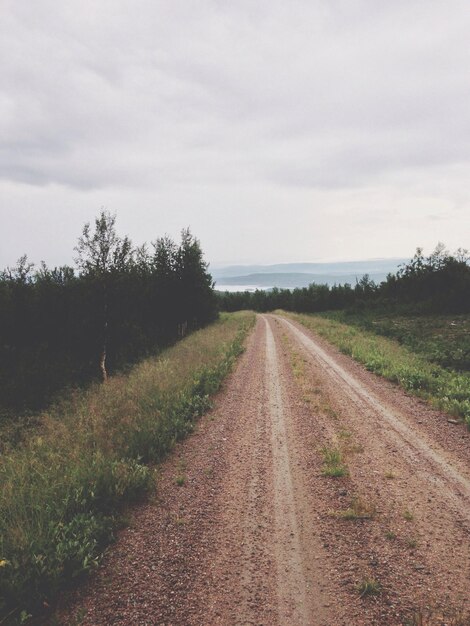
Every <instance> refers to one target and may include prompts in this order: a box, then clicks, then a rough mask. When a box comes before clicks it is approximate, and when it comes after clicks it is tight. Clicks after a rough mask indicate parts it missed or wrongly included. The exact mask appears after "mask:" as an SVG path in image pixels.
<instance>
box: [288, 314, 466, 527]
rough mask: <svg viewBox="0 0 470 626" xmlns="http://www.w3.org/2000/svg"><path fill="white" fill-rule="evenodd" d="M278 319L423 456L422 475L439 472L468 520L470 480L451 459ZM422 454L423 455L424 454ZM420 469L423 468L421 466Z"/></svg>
mask: <svg viewBox="0 0 470 626" xmlns="http://www.w3.org/2000/svg"><path fill="white" fill-rule="evenodd" d="M277 319H280V320H281V322H282V323H283V324H284V326H286V327H287V328H288V329H289V331H290V332H291V333H292V334H293V335H294V336H295V338H296V339H297V340H298V341H299V343H300V344H301V345H302V346H303V347H304V348H305V349H306V350H307V351H308V352H309V353H310V354H311V355H313V356H314V357H315V359H316V360H317V361H318V362H319V363H320V364H321V365H322V367H323V368H324V369H325V370H326V371H327V372H328V374H329V376H330V377H331V378H332V379H333V380H335V382H336V383H337V384H338V386H339V387H340V388H341V389H342V390H343V391H344V392H346V393H347V394H348V395H349V396H350V398H351V400H352V401H353V402H355V403H356V404H359V405H362V406H365V407H367V408H369V409H372V410H373V411H374V413H375V414H377V415H379V416H380V417H381V418H383V419H384V420H385V421H386V422H387V424H388V425H389V426H390V427H391V428H392V429H393V431H394V433H395V435H396V437H397V438H399V439H400V440H401V443H402V444H403V443H404V444H405V445H406V448H407V455H408V458H409V459H410V460H411V461H412V462H416V461H417V460H418V459H417V452H418V453H419V457H420V460H421V461H423V460H425V461H426V462H427V464H428V467H427V468H426V469H425V470H424V472H423V476H426V477H427V479H428V480H431V481H435V480H436V475H439V474H440V475H441V476H442V478H443V480H442V481H441V485H442V487H443V488H444V489H446V491H447V496H448V498H449V499H450V500H452V502H453V503H454V504H459V505H460V508H461V511H462V515H464V516H465V517H467V519H468V520H470V480H469V479H467V478H466V477H465V476H463V475H462V474H461V473H460V472H459V471H458V470H456V469H455V468H454V467H453V466H452V465H450V463H449V462H448V461H447V460H446V459H445V458H443V454H439V452H437V451H436V450H435V449H433V448H432V447H431V446H430V445H429V444H428V443H427V442H426V441H424V440H423V439H422V438H421V437H419V435H417V434H416V433H415V432H413V430H412V429H411V428H410V427H409V426H407V424H406V423H405V421H404V419H405V418H404V417H403V416H401V415H400V414H399V413H398V412H396V411H393V410H392V409H390V408H389V407H387V406H385V405H384V404H383V403H382V402H381V401H380V400H379V399H378V398H377V397H376V396H375V395H374V394H373V393H372V392H371V391H369V390H368V389H366V388H365V387H364V385H363V384H362V383H361V382H359V381H358V380H356V379H355V378H354V376H352V375H351V374H349V373H348V372H347V371H346V370H345V369H344V368H342V367H341V365H339V364H338V363H337V362H336V361H335V360H334V359H333V358H332V357H330V356H329V355H328V354H327V353H326V352H325V351H324V350H323V349H322V348H321V347H320V346H319V345H318V344H317V343H315V341H313V339H311V338H310V337H309V336H308V335H307V334H306V333H304V332H303V331H302V330H300V329H299V328H297V327H296V326H295V325H294V324H292V323H291V322H290V321H288V320H286V319H284V318H277ZM423 457H424V458H423ZM421 469H422V468H421Z"/></svg>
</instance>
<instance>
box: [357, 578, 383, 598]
mask: <svg viewBox="0 0 470 626" xmlns="http://www.w3.org/2000/svg"><path fill="white" fill-rule="evenodd" d="M381 591H382V586H381V584H380V583H379V582H378V581H377V580H375V578H364V580H362V581H361V582H360V583H359V585H358V586H357V592H358V594H359V595H360V596H361V598H364V597H365V596H376V595H378V594H379V593H381Z"/></svg>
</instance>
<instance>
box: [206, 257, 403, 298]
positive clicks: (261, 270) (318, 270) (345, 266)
mask: <svg viewBox="0 0 470 626" xmlns="http://www.w3.org/2000/svg"><path fill="white" fill-rule="evenodd" d="M406 261H407V259H372V260H366V261H343V262H336V263H281V264H277V265H232V266H230V267H223V268H217V269H214V270H212V271H211V273H212V276H213V278H214V280H215V281H216V289H219V290H224V288H225V287H227V288H229V290H230V291H233V290H234V288H235V287H240V288H241V289H243V288H244V287H249V288H250V289H254V288H256V287H258V288H259V289H270V288H272V287H280V288H285V289H294V288H295V287H307V286H308V285H310V284H311V283H321V284H325V283H326V284H328V285H333V284H335V283H336V284H339V283H342V284H344V283H350V284H352V285H354V284H355V283H356V280H359V279H360V278H361V277H362V276H363V275H364V274H369V276H370V278H371V279H372V280H374V281H375V282H377V283H380V282H381V281H383V280H385V278H386V277H387V274H389V273H390V272H392V273H393V272H396V271H397V268H398V266H399V265H400V264H402V263H405V262H406Z"/></svg>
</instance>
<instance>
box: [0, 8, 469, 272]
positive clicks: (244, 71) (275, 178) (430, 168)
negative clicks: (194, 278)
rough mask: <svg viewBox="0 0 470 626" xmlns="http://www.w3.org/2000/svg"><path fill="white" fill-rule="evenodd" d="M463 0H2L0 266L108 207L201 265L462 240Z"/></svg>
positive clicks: (58, 244)
mask: <svg viewBox="0 0 470 626" xmlns="http://www.w3.org/2000/svg"><path fill="white" fill-rule="evenodd" d="M469 32H470V11H469V6H468V1H467V0H462V1H456V0H442V1H439V2H438V1H435V0H406V1H405V0H394V1H393V2H385V1H383V2H380V1H378V0H323V1H321V0H284V1H282V2H280V1H276V0H266V1H264V0H232V1H231V0H184V1H182V0H181V1H180V0H168V1H159V0H132V1H131V0H129V1H123V0H109V1H105V0H76V1H74V0H67V1H65V2H57V0H54V1H52V0H50V1H49V0H35V1H34V2H27V1H26V0H11V1H10V0H0V218H1V223H0V267H4V266H5V265H7V264H13V263H14V262H15V260H16V259H17V258H18V257H19V256H20V255H21V254H22V253H24V252H26V253H28V255H29V256H30V258H31V259H32V260H34V261H36V262H37V261H39V260H41V259H45V260H46V261H47V262H48V263H49V264H60V263H64V262H68V263H70V262H71V261H72V257H73V247H74V245H75V244H76V240H77V238H78V236H79V234H80V231H81V228H82V226H83V224H84V223H85V222H86V221H90V220H92V219H93V218H94V216H96V215H97V214H98V212H99V210H100V208H101V207H106V208H108V209H109V210H110V211H112V212H116V213H117V216H118V220H117V225H118V230H120V232H121V233H122V234H129V235H130V237H131V238H132V240H133V241H134V242H135V243H136V244H137V243H139V244H140V243H142V242H144V241H149V240H152V239H155V238H156V237H158V236H160V235H163V234H165V233H168V234H169V235H171V236H173V237H175V238H177V237H178V235H179V231H180V229H181V228H182V227H185V226H190V227H191V229H192V231H193V232H194V234H195V235H196V236H197V237H198V238H199V239H200V240H201V244H202V247H203V250H204V251H205V254H206V258H207V260H209V261H210V262H211V263H212V264H213V265H221V264H229V263H251V262H258V263H269V262H284V261H315V260H333V259H335V260H336V259H363V258H373V257H400V256H405V257H406V256H411V255H412V254H413V252H414V249H415V248H416V246H424V247H425V250H426V251H431V249H432V248H433V247H434V245H435V244H436V243H437V241H439V240H441V241H444V242H445V243H446V244H447V246H448V247H449V248H450V249H455V248H457V247H458V246H463V247H470V184H469V183H470V43H469V42H470V39H469Z"/></svg>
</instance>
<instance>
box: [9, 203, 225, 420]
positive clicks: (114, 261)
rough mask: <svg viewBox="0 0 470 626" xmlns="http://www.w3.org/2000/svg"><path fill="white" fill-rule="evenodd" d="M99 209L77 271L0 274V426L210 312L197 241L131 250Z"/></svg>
mask: <svg viewBox="0 0 470 626" xmlns="http://www.w3.org/2000/svg"><path fill="white" fill-rule="evenodd" d="M115 221H116V218H115V216H114V215H111V214H110V213H108V212H106V211H102V212H101V214H100V216H99V217H98V218H97V219H96V220H95V222H94V225H93V227H91V226H90V224H86V225H85V226H84V228H83V231H82V235H81V237H80V238H79V239H78V245H77V247H76V248H75V251H76V254H77V256H76V259H75V263H76V266H77V268H78V269H75V268H72V267H67V266H62V267H55V268H49V267H47V266H46V265H45V264H44V263H42V264H41V265H40V266H39V267H38V268H35V267H34V265H33V264H32V263H30V262H29V261H28V259H27V257H26V255H25V256H23V257H21V258H20V259H19V261H18V264H17V266H16V267H13V268H6V269H5V270H4V271H3V272H1V271H0V422H1V421H2V418H4V419H5V418H6V417H10V418H11V419H12V420H13V421H18V415H19V414H23V413H27V412H29V411H33V412H37V411H39V410H43V409H44V408H45V407H46V406H47V405H48V404H49V403H50V402H51V400H53V399H54V398H55V397H57V394H58V393H60V392H62V390H63V389H64V388H66V387H67V386H71V385H74V386H75V385H82V386H83V385H85V384H88V383H90V382H91V381H93V380H96V379H99V378H100V379H102V380H105V379H106V377H107V375H108V374H110V373H116V372H117V371H122V369H123V368H124V367H127V366H128V365H129V364H130V363H135V362H136V361H137V360H139V359H141V358H143V357H148V356H150V355H151V354H155V353H156V352H158V351H159V350H161V349H163V348H165V347H168V346H169V345H171V344H173V343H174V342H175V341H176V340H178V339H180V338H181V337H184V336H185V335H186V334H187V333H188V332H190V331H193V330H196V329H198V328H201V327H203V326H205V325H206V324H207V323H209V322H212V321H214V320H215V319H216V317H217V308H216V301H215V296H214V292H213V289H212V277H211V276H210V274H209V272H208V266H207V263H206V262H205V261H204V258H203V253H202V250H201V247H200V244H199V241H198V240H197V239H196V238H194V237H193V235H192V234H191V233H190V232H189V230H187V229H185V230H183V231H182V233H181V242H180V243H179V244H176V243H174V242H173V241H172V240H171V239H170V238H169V237H160V238H157V239H156V240H155V241H153V242H152V243H151V245H150V247H149V248H147V247H146V246H145V245H143V246H140V247H137V248H136V247H134V246H133V245H132V243H131V241H130V240H129V238H128V237H120V236H118V234H117V232H116V226H115Z"/></svg>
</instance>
